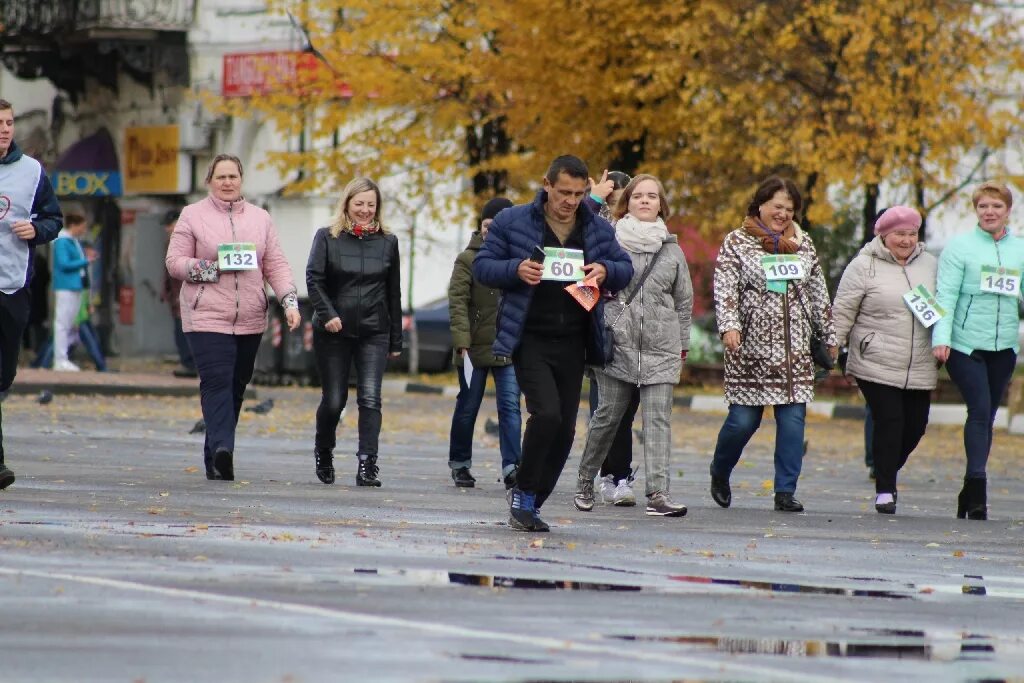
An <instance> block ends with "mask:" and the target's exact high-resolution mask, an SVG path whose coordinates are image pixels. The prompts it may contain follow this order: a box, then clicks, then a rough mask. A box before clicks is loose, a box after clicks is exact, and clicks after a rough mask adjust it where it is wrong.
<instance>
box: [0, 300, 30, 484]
mask: <svg viewBox="0 0 1024 683" xmlns="http://www.w3.org/2000/svg"><path fill="white" fill-rule="evenodd" d="M31 309H32V297H31V295H30V294H29V291H28V289H26V288H22V289H19V290H18V291H16V292H15V293H14V294H4V293H3V292H0V392H3V391H7V390H8V389H10V388H11V385H12V384H14V376H15V375H16V374H17V372H18V354H19V353H20V352H21V337H22V335H23V334H25V326H26V325H28V316H29V312H30V311H31ZM3 462H4V430H3V408H0V465H2V464H3Z"/></svg>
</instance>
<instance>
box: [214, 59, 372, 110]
mask: <svg viewBox="0 0 1024 683" xmlns="http://www.w3.org/2000/svg"><path fill="white" fill-rule="evenodd" d="M325 72H326V73H329V72H330V70H329V69H328V68H327V66H325V65H324V63H323V62H321V61H320V60H319V59H317V57H316V55H313V54H310V53H308V52H294V51H292V52H288V51H280V52H246V53H239V54H228V55H224V73H223V77H222V80H221V94H222V95H223V96H224V97H251V96H253V95H267V94H269V93H272V92H275V91H278V92H280V91H285V92H295V91H300V90H301V89H302V88H303V86H304V85H306V86H309V84H312V83H319V82H321V80H322V79H324V78H330V79H333V74H331V75H330V76H325ZM335 82H336V86H335V87H336V90H337V92H336V95H337V96H338V97H345V98H348V97H352V89H351V88H350V87H349V86H348V84H346V83H342V82H338V81H335Z"/></svg>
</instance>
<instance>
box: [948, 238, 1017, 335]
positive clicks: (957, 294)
mask: <svg viewBox="0 0 1024 683" xmlns="http://www.w3.org/2000/svg"><path fill="white" fill-rule="evenodd" d="M982 266H994V267H999V266H1002V267H1005V268H1013V269H1015V270H1024V240H1022V239H1021V238H1020V237H1017V236H1015V235H1012V234H1010V233H1007V234H1006V236H1005V237H1003V238H1002V239H1001V240H999V241H998V242H996V241H995V240H994V239H993V238H992V235H990V234H989V233H987V232H985V231H984V230H982V229H981V228H978V227H975V228H974V229H973V230H971V231H970V232H965V233H963V234H960V235H957V236H956V237H954V238H953V239H951V240H950V241H949V242H947V243H946V246H945V247H944V248H943V250H942V255H941V256H940V257H939V274H938V280H937V282H936V285H935V288H936V292H935V298H936V299H937V300H938V302H939V304H940V305H941V306H942V307H943V308H945V309H946V316H945V317H943V318H940V319H939V322H937V323H935V327H933V328H932V346H933V347H935V346H949V347H951V348H954V349H956V350H957V351H959V352H960V353H965V354H968V355H970V353H971V352H972V351H975V350H979V351H1001V350H1003V349H1013V350H1014V352H1015V353H1019V352H1020V345H1019V343H1018V342H1017V334H1018V323H1019V321H1020V315H1019V309H1018V301H1019V295H1020V293H1019V292H1017V293H1016V295H1014V296H1003V295H1001V294H993V293H990V292H982V291H981V267H982Z"/></svg>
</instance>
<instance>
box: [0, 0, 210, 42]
mask: <svg viewBox="0 0 1024 683" xmlns="http://www.w3.org/2000/svg"><path fill="white" fill-rule="evenodd" d="M195 5H196V0H10V1H4V2H0V36H2V37H5V38H23V39H24V38H28V39H31V38H36V39H43V38H49V39H53V38H56V37H57V36H58V35H59V34H68V33H76V32H79V31H87V30H97V29H98V30H111V29H113V30H139V29H145V30H153V31H186V30H188V28H189V27H190V26H191V24H192V19H193V15H194V13H195Z"/></svg>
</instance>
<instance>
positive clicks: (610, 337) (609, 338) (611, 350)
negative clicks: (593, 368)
mask: <svg viewBox="0 0 1024 683" xmlns="http://www.w3.org/2000/svg"><path fill="white" fill-rule="evenodd" d="M659 256H661V249H658V251H656V252H654V257H653V258H652V259H651V262H650V263H648V264H647V267H646V268H644V272H643V273H641V275H640V279H639V280H637V282H636V287H634V288H633V291H632V292H630V294H629V297H627V298H626V303H625V305H624V306H623V307H622V310H621V311H619V314H618V315H617V316H615V322H613V323H612V324H611V325H608V324H605V326H604V345H603V347H602V349H601V351H602V355H603V356H604V364H605V365H608V364H609V363H611V362H612V358H614V357H615V335H614V334H613V333H612V331H613V330H614V329H615V326H616V325H618V324H619V318H621V317H622V314H623V313H625V312H626V309H627V308H629V305H630V304H631V303H633V298H634V297H635V296H636V295H637V294H638V293H639V292H640V288H641V287H643V285H644V280H646V279H647V276H648V275H650V274H651V271H652V270H654V264H655V263H657V261H658V257H659Z"/></svg>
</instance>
